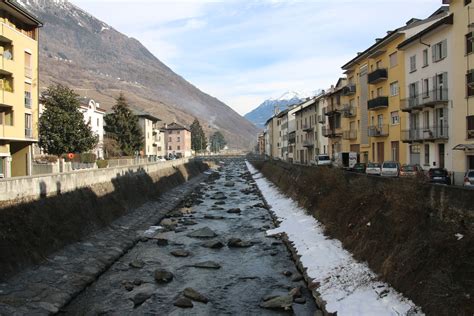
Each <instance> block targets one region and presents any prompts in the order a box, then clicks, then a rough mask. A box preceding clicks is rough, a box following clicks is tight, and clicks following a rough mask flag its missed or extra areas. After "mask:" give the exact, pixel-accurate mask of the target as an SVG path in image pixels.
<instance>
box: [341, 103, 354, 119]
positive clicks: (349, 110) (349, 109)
mask: <svg viewBox="0 0 474 316" xmlns="http://www.w3.org/2000/svg"><path fill="white" fill-rule="evenodd" d="M342 116H344V117H354V116H356V109H355V107H354V106H353V105H350V104H346V105H344V108H343V110H342Z"/></svg>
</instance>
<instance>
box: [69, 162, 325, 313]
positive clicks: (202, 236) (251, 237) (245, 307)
mask: <svg viewBox="0 0 474 316" xmlns="http://www.w3.org/2000/svg"><path fill="white" fill-rule="evenodd" d="M160 226H161V227H163V228H164V229H159V230H157V231H156V232H154V233H153V232H152V231H150V232H148V233H146V234H145V235H146V237H143V238H142V239H141V241H140V242H139V243H137V244H136V246H134V247H133V248H131V249H130V250H129V251H128V252H127V253H125V254H124V255H123V256H122V257H120V258H119V259H118V260H117V261H116V262H115V263H114V264H113V265H112V266H111V267H110V268H109V269H108V270H107V271H105V272H104V273H103V274H102V275H101V276H100V277H99V278H98V279H97V280H96V281H95V282H94V283H93V284H91V285H90V286H89V287H88V288H87V289H85V290H84V291H83V292H82V293H80V294H79V295H78V296H77V297H75V298H74V299H73V300H72V301H71V302H70V303H69V304H68V305H67V306H65V307H63V308H62V309H61V311H60V313H61V314H68V315H98V314H108V315H190V314H192V315H275V314H276V315H287V314H297V315H314V312H315V311H316V309H317V308H316V306H315V304H314V301H313V299H312V297H311V296H310V293H309V291H308V290H307V288H306V285H305V283H304V281H303V280H302V277H301V275H300V273H299V272H298V271H297V269H296V267H295V264H294V262H293V261H292V260H291V256H290V254H289V252H288V250H287V248H286V246H285V245H284V243H283V242H282V241H281V240H280V239H279V238H275V237H267V236H266V235H265V231H266V230H267V229H271V228H273V227H274V223H273V220H272V217H271V215H270V213H269V211H268V210H267V209H266V207H265V205H264V201H263V199H262V198H261V197H260V195H259V192H258V190H257V188H256V186H255V182H254V181H253V180H252V178H251V175H250V173H249V172H248V170H247V168H246V166H245V163H244V161H243V160H226V163H225V164H223V166H222V167H221V169H220V172H219V173H215V174H213V175H211V176H210V177H209V178H208V179H207V180H206V182H203V183H201V184H200V186H199V187H198V189H197V190H196V191H195V192H193V193H192V194H191V195H190V196H189V197H188V198H187V199H185V202H184V203H183V204H182V205H181V206H180V207H178V208H177V209H175V210H174V211H172V212H171V213H170V214H168V217H166V218H165V219H163V220H162V221H161V223H160ZM285 306H286V307H287V308H286V309H285V308H284V307H285ZM269 307H273V308H269Z"/></svg>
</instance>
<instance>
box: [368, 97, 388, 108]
mask: <svg viewBox="0 0 474 316" xmlns="http://www.w3.org/2000/svg"><path fill="white" fill-rule="evenodd" d="M387 107H388V97H382V96H380V97H377V98H375V99H372V100H369V101H368V102H367V108H368V109H369V111H374V110H379V109H383V108H387Z"/></svg>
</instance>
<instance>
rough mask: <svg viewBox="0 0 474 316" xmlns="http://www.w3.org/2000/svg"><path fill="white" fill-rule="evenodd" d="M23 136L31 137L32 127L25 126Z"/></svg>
mask: <svg viewBox="0 0 474 316" xmlns="http://www.w3.org/2000/svg"><path fill="white" fill-rule="evenodd" d="M25 137H26V138H33V129H31V128H25Z"/></svg>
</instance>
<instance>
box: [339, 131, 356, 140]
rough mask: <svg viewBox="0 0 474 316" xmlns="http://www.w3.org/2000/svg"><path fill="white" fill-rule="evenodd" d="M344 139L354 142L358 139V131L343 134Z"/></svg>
mask: <svg viewBox="0 0 474 316" xmlns="http://www.w3.org/2000/svg"><path fill="white" fill-rule="evenodd" d="M342 139H344V140H353V139H357V130H348V131H343V132H342Z"/></svg>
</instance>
